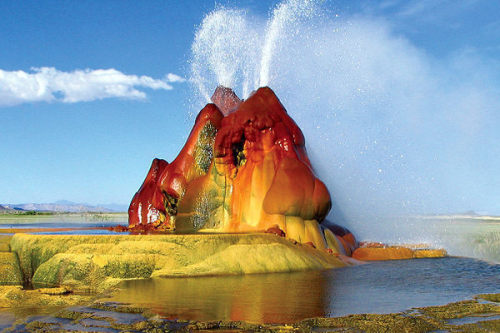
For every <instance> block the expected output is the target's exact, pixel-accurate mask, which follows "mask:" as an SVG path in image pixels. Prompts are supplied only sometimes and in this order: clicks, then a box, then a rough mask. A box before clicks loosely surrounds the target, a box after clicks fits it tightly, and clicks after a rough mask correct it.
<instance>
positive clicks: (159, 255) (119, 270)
mask: <svg viewBox="0 0 500 333" xmlns="http://www.w3.org/2000/svg"><path fill="white" fill-rule="evenodd" d="M10 247H11V251H12V252H15V253H17V255H18V257H19V263H20V267H21V272H22V275H23V278H24V281H25V284H32V285H34V286H35V287H40V286H67V287H70V288H71V289H73V290H81V291H103V290H105V289H107V288H109V287H110V286H113V285H115V284H117V283H118V282H120V281H121V280H123V279H133V278H150V277H172V276H202V275H228V274H251V273H271V272H291V271H301V270H317V269H329V268H335V267H342V266H345V263H343V262H342V261H341V260H340V259H339V258H338V257H337V256H334V255H332V254H329V253H327V252H325V251H320V250H317V249H314V248H312V247H310V246H307V245H300V244H294V243H292V242H290V241H288V240H286V239H284V238H281V237H278V236H276V235H273V234H190V235H116V236H115V235H92V236H84V235H28V234H16V235H14V236H13V237H12V240H11V242H10Z"/></svg>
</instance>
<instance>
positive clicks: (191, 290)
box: [112, 271, 330, 323]
mask: <svg viewBox="0 0 500 333" xmlns="http://www.w3.org/2000/svg"><path fill="white" fill-rule="evenodd" d="M327 275H328V274H327V272H324V271H323V272H322V271H315V272H307V274H306V273H280V274H255V275H245V276H225V277H201V278H200V277H198V278H169V279H150V280H133V281H126V282H125V283H124V285H123V290H122V292H119V293H118V294H117V295H115V296H114V297H113V298H112V301H118V302H123V303H132V304H137V305H141V306H147V307H150V308H151V309H152V310H153V311H154V312H157V313H159V314H160V315H162V316H165V317H167V318H169V319H190V320H228V319H230V320H246V321H250V322H263V323H276V322H291V321H295V320H297V318H299V319H300V318H307V317H314V316H325V315H326V313H325V310H327V309H328V296H329V295H330V291H329V288H330V287H329V286H330V283H329V279H328V276H327Z"/></svg>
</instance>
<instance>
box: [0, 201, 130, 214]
mask: <svg viewBox="0 0 500 333" xmlns="http://www.w3.org/2000/svg"><path fill="white" fill-rule="evenodd" d="M4 206H5V205H3V206H2V207H4ZM7 207H8V208H10V209H14V210H34V211H41V212H57V213H112V212H126V211H127V209H128V206H125V205H118V204H109V205H99V206H92V205H88V204H82V203H76V202H71V201H67V200H59V201H56V202H53V203H23V204H15V205H8V206H7ZM4 208H5V207H4Z"/></svg>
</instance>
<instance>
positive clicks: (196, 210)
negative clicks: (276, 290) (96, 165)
mask: <svg viewBox="0 0 500 333" xmlns="http://www.w3.org/2000/svg"><path fill="white" fill-rule="evenodd" d="M212 99H213V101H214V104H207V105H206V106H205V107H204V108H203V110H201V111H200V113H199V115H198V117H197V118H196V121H195V124H194V127H193V129H192V131H191V133H190V135H189V138H188V140H187V142H186V144H185V146H184V147H183V149H182V150H181V152H180V153H179V155H178V156H177V158H176V159H175V160H174V161H172V163H170V164H168V163H167V162H166V161H163V160H159V159H155V160H154V161H153V164H152V166H151V169H150V171H149V173H148V175H147V177H146V180H145V181H144V184H143V185H142V186H141V188H140V189H139V191H138V192H137V193H136V195H135V196H134V198H133V200H132V203H131V204H130V209H129V227H130V229H131V230H132V231H137V232H141V231H147V232H151V231H169V230H170V231H177V232H193V231H217V232H259V231H265V230H268V229H272V230H275V231H276V230H278V229H279V230H281V231H282V233H283V234H284V235H285V237H286V238H288V239H292V240H295V241H297V242H299V243H304V244H306V243H307V244H311V245H312V246H313V247H316V248H318V249H330V250H331V252H333V253H339V254H343V255H350V254H351V253H352V251H353V250H354V248H356V240H355V238H354V236H353V235H352V234H351V233H350V232H349V231H346V230H345V229H343V228H340V227H339V228H335V227H334V228H331V227H329V226H325V225H321V222H322V221H323V220H324V219H325V217H326V215H327V214H328V212H329V210H330V208H331V198H330V193H329V191H328V189H327V188H326V186H325V184H324V183H323V182H322V181H321V180H320V179H318V178H317V177H316V175H315V173H314V170H313V167H312V165H311V162H310V161H309V158H308V156H307V152H306V149H305V139H304V136H303V134H302V132H301V130H300V128H299V127H298V126H297V124H296V123H295V122H294V121H293V120H292V118H291V117H290V116H289V115H288V113H287V112H286V110H285V108H284V107H283V105H282V104H281V102H280V101H279V99H278V98H277V97H276V95H275V94H274V92H273V91H272V90H271V89H270V88H268V87H264V88H260V89H258V90H257V91H256V92H254V93H253V94H252V95H251V96H250V97H249V98H248V99H247V100H245V101H241V100H240V99H239V98H238V97H237V96H236V95H235V94H234V92H233V91H232V90H231V89H229V88H224V87H219V88H217V90H216V91H215V93H214V96H213V97H212ZM339 230H341V233H338V232H337V231H339ZM275 233H276V232H275ZM279 233H280V232H278V234H279Z"/></svg>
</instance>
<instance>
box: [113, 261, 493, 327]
mask: <svg viewBox="0 0 500 333" xmlns="http://www.w3.org/2000/svg"><path fill="white" fill-rule="evenodd" d="M497 292H500V265H497V264H491V263H487V262H484V261H480V260H475V259H469V258H457V257H448V258H440V259H415V260H398V261H386V262H376V263H371V264H368V265H362V266H356V267H346V268H340V269H334V270H327V271H309V272H297V273H281V274H256V275H244V276H226V277H220V276H219V277H197V278H169V279H148V280H133V281H126V282H124V283H123V285H122V289H121V290H120V291H119V292H117V293H116V294H115V295H114V296H113V297H112V298H111V299H109V300H110V301H116V302H122V303H131V304H134V305H137V306H141V307H148V308H151V309H152V310H153V311H155V312H157V313H159V314H160V315H162V316H165V317H167V318H170V319H190V320H246V321H251V322H264V323H276V322H280V323H281V322H294V321H298V320H301V319H304V318H310V317H317V316H321V317H332V316H343V315H348V314H353V313H390V312H399V311H404V310H407V309H410V308H412V307H421V306H430V305H440V304H447V303H449V302H455V301H459V300H463V299H467V298H470V297H472V296H474V295H476V294H480V293H497Z"/></svg>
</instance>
